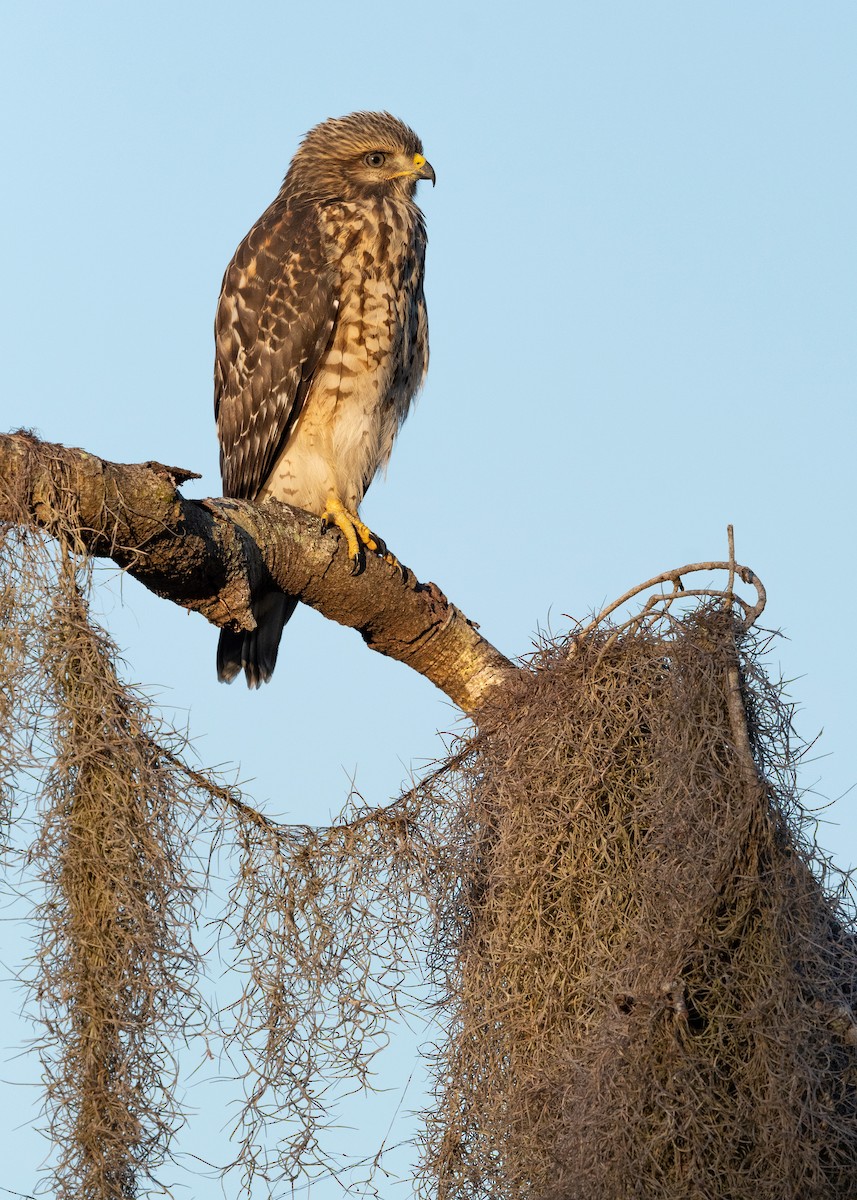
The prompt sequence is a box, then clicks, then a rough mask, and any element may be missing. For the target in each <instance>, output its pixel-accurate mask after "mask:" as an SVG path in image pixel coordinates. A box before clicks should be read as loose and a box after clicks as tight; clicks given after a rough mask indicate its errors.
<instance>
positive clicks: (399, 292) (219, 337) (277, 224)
mask: <svg viewBox="0 0 857 1200" xmlns="http://www.w3.org/2000/svg"><path fill="white" fill-rule="evenodd" d="M434 178H435V176H434V171H433V169H432V167H431V165H430V164H429V163H428V162H426V160H425V158H424V157H423V153H422V145H421V143H420V139H419V138H418V137H417V135H416V134H415V133H414V132H413V130H412V129H409V128H408V126H407V125H404V124H402V122H401V121H397V120H396V118H395V117H391V116H390V115H389V113H370V112H358V113H352V114H351V115H350V116H347V117H341V118H338V119H335V120H330V121H325V122H324V123H323V124H321V125H317V126H316V127H315V128H314V129H311V130H310V132H309V133H308V134H307V135H306V137H305V138H304V140H303V142H302V143H301V145H300V147H299V148H298V151H297V153H296V154H295V157H294V159H293V160H292V163H291V166H290V167H289V170H288V174H287V175H286V178H285V180H284V181H283V186H282V187H281V188H280V191H279V194H278V195H277V198H276V199H275V200H274V202H273V204H272V205H271V206H270V208H268V209H267V210H266V212H264V213H263V214H262V216H261V217H260V218H259V220H258V221H257V222H256V224H255V225H254V226H253V228H252V229H251V230H250V232H249V233H248V234H247V236H246V238H245V239H244V241H243V242H242V243H241V245H240V246H239V247H238V249H237V250H236V252H235V255H234V257H233V259H232V261H231V262H230V264H229V266H228V267H227V268H226V274H225V275H224V278H223V287H222V289H221V293H220V301H219V304H218V307H217V317H216V320H215V341H216V357H215V364H214V413H215V417H216V420H217V433H218V437H219V438H220V468H221V472H222V475H223V493H224V495H226V496H236V497H240V498H243V499H248V500H268V499H274V500H281V501H283V502H284V503H286V504H293V505H296V506H297V507H298V508H303V509H306V510H308V511H309V512H311V513H316V514H317V515H318V516H319V517H321V518H322V521H323V522H324V523H325V524H326V525H328V526H330V525H336V526H338V528H339V529H340V530H341V531H342V533H343V534H344V536H345V538H346V540H347V543H348V548H349V551H350V553H351V555H352V558H353V560H354V562H355V568H357V567H358V565H359V563H360V561H361V558H362V555H363V553H364V548H365V550H369V551H370V552H376V553H384V546H383V544H382V543H381V542H380V540H379V539H376V538H374V537H373V535H372V533H371V532H370V531H369V530H368V529H367V528H366V526H365V525H364V524H363V523H362V522H361V520H360V519H359V517H358V515H357V510H358V507H359V505H360V502H361V500H362V499H363V496H364V494H365V492H366V489H367V488H368V486H369V484H370V483H371V482H372V480H373V478H374V477H375V474H376V473H377V471H378V469H379V467H382V466H384V465H385V464H386V462H387V460H388V458H389V457H390V451H391V450H392V447H393V441H394V440H395V437H396V434H397V433H398V431H399V426H400V425H401V423H402V421H404V419H405V417H406V416H407V414H408V409H409V407H410V404H411V400H412V399H413V397H414V394H415V393H416V391H417V389H418V388H419V387H420V384H421V383H422V381H423V378H424V377H425V373H426V369H427V366H428V325H427V321H426V309H425V300H424V298H423V263H424V259H425V246H426V234H425V225H424V222H423V215H422V213H421V212H420V210H419V209H418V208H417V206H416V204H415V203H414V192H415V191H416V186H417V181H418V180H420V179H430V180H431V181H432V183H434ZM296 603H297V601H296V600H295V599H294V597H292V596H287V595H285V594H284V593H283V592H280V591H276V592H270V593H268V594H267V595H265V596H262V597H260V598H258V599H257V601H256V603H255V605H254V615H255V617H256V621H257V627H256V629H254V630H252V632H249V633H246V632H244V633H232V632H230V631H229V630H226V629H224V630H222V631H221V634H220V644H219V646H218V650H217V674H218V678H220V679H222V680H226V681H227V682H230V681H231V680H232V679H234V678H235V676H236V675H237V674H238V672H239V671H240V670H241V669H242V668H243V669H244V673H245V675H246V678H247V683H248V685H249V686H250V687H258V686H259V684H260V683H262V682H263V681H266V680H268V679H270V677H271V672H272V671H273V669H274V664H275V663H276V661H277V648H278V646H279V642H280V635H281V633H282V630H283V626H284V625H285V623H286V621H288V619H289V617H290V616H291V615H292V613H293V612H294V610H295V605H296Z"/></svg>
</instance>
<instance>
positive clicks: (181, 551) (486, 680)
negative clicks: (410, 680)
mask: <svg viewBox="0 0 857 1200" xmlns="http://www.w3.org/2000/svg"><path fill="white" fill-rule="evenodd" d="M190 478H198V476H195V475H194V474H193V472H189V471H182V470H180V469H178V468H171V467H165V466H163V465H162V464H160V463H152V462H149V463H140V464H136V465H128V464H123V463H111V462H107V461H105V460H104V459H100V458H96V457H95V456H94V455H92V454H88V453H87V452H86V451H84V450H77V449H71V448H68V447H65V446H60V445H55V444H52V443H49V442H41V441H39V440H38V439H37V438H35V437H34V436H32V435H31V434H29V433H25V432H19V433H14V434H0V521H2V522H4V523H6V524H21V523H33V524H36V525H38V526H39V527H41V528H42V529H45V530H46V531H47V532H48V533H52V534H54V535H57V534H60V533H61V532H62V531H63V530H64V529H67V528H68V527H69V524H70V525H71V526H72V527H73V528H74V529H75V531H76V534H77V536H78V537H79V540H80V546H79V548H80V549H81V550H85V551H86V553H88V554H90V555H93V556H96V557H102V558H111V559H112V560H113V561H114V562H115V563H117V564H118V565H119V566H120V567H122V568H123V569H124V570H127V571H128V573H129V574H130V575H133V576H134V578H135V579H138V580H139V581H140V582H141V583H142V584H144V586H145V587H147V588H149V590H150V591H153V592H155V593H156V595H158V596H163V597H164V598H165V599H167V600H172V601H173V603H175V604H180V605H182V606H183V607H184V608H187V609H190V610H191V611H192V612H199V613H202V615H203V616H204V617H205V618H206V619H207V620H208V621H210V622H211V623H212V624H213V625H218V626H222V625H230V626H232V627H233V628H235V629H252V628H253V627H254V625H255V621H254V618H253V612H252V605H251V601H252V597H253V596H254V595H255V594H256V593H257V592H258V591H259V590H260V589H263V588H264V587H266V586H270V583H271V581H272V580H273V582H274V583H275V584H276V585H277V586H278V587H280V588H282V590H283V591H285V592H289V593H291V594H292V595H295V596H298V597H300V599H301V600H302V601H303V602H304V603H305V604H308V605H310V607H312V608H315V609H316V610H317V611H318V612H320V613H323V614H324V616H326V617H329V618H330V619H331V620H333V621H338V622H339V624H341V625H347V626H350V627H351V628H352V629H357V630H358V631H359V633H360V634H361V636H362V637H363V640H364V641H365V642H366V644H367V645H368V646H369V647H370V648H371V649H373V650H377V651H378V652H379V653H381V654H386V655H388V656H389V657H390V658H395V659H397V660H398V661H399V662H403V663H406V664H407V665H408V666H410V667H412V668H413V669H414V670H415V671H417V672H419V674H421V675H424V676H425V677H426V678H427V679H430V680H431V682H432V683H434V684H435V685H436V686H437V687H439V688H440V689H441V691H443V692H445V693H446V695H447V696H449V698H450V699H451V700H452V701H453V702H454V703H455V704H457V705H458V706H459V707H460V708H462V709H463V710H464V711H465V712H468V713H473V712H475V711H476V710H478V709H479V708H480V707H481V706H482V705H483V704H484V702H485V700H486V699H487V697H488V695H489V694H490V693H491V692H493V691H494V690H495V689H496V688H498V687H500V686H501V685H502V684H503V682H504V680H505V679H507V678H508V675H509V672H514V671H515V670H516V669H517V668H516V667H515V666H514V665H513V664H512V663H511V662H510V661H509V660H508V659H507V658H505V657H504V655H502V654H501V653H500V652H499V650H497V649H495V647H494V646H492V645H491V644H490V642H487V641H485V639H484V638H482V637H480V635H479V633H478V632H477V629H476V627H475V625H474V624H473V623H472V622H471V621H469V620H468V619H467V617H465V616H464V614H463V613H462V612H461V611H460V610H459V609H457V608H456V607H455V606H454V605H452V604H450V603H449V601H448V600H447V599H446V597H445V596H444V595H443V593H442V592H441V591H440V589H439V588H438V587H437V586H436V585H435V584H433V583H427V584H423V583H419V582H418V581H417V580H416V579H415V578H414V576H413V574H412V573H411V572H410V571H405V573H404V578H403V577H402V574H401V573H400V572H399V571H397V570H396V569H395V568H394V567H391V566H389V564H387V563H385V562H384V561H383V560H382V559H380V558H377V557H374V556H368V557H367V562H366V569H365V571H364V572H363V573H362V574H360V575H358V576H354V575H352V574H351V562H350V559H349V557H348V551H347V549H346V546H345V543H344V540H343V539H342V538H341V537H340V535H339V534H338V533H336V532H334V533H327V534H322V533H320V531H319V520H318V518H317V517H314V516H312V515H311V514H310V513H307V512H304V511H303V510H301V509H298V508H291V507H289V506H288V505H285V504H277V503H275V502H267V503H265V504H252V503H250V502H248V501H241V500H226V499H216V500H215V499H211V500H186V499H185V498H184V497H183V496H182V495H181V493H180V492H179V491H178V489H177V484H179V483H183V482H185V481H186V480H188V479H190Z"/></svg>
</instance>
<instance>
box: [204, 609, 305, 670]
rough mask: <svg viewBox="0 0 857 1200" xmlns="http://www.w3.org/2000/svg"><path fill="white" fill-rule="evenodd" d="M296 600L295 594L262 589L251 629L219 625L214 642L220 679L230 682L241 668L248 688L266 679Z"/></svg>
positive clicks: (272, 668) (274, 662)
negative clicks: (290, 594)
mask: <svg viewBox="0 0 857 1200" xmlns="http://www.w3.org/2000/svg"><path fill="white" fill-rule="evenodd" d="M297 604H298V602H297V598H296V597H295V596H287V595H286V593H285V592H266V593H265V594H264V595H263V596H261V597H260V598H259V599H258V600H257V601H256V602H255V604H254V605H253V615H254V616H255V618H256V628H255V629H249V630H248V629H242V630H240V631H239V632H238V633H234V632H233V631H232V630H231V629H221V631H220V640H219V642H218V643H217V678H218V679H219V680H220V682H221V683H231V682H232V680H233V679H234V678H235V676H236V675H237V674H238V673H239V671H242V670H243V672H244V675H245V676H246V679H247V686H248V687H250V688H257V687H259V685H260V684H262V683H267V682H268V680H269V679H270V678H271V676H272V675H273V673H274V667H275V666H276V664H277V651H278V649H279V647H280V637H281V636H282V633H283V627H284V626H285V624H286V622H287V621H288V619H289V617H291V615H292V613H293V612H294V611H295V609H296V608H297Z"/></svg>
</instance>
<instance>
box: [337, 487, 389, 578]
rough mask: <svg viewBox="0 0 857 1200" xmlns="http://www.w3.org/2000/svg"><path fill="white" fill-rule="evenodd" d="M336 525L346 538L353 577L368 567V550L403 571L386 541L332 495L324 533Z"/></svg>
mask: <svg viewBox="0 0 857 1200" xmlns="http://www.w3.org/2000/svg"><path fill="white" fill-rule="evenodd" d="M334 525H335V526H336V528H337V529H338V530H340V532H341V533H342V535H343V537H344V538H345V543H346V545H347V546H348V554H349V557H350V558H351V572H352V574H353V575H359V574H360V572H361V571H362V570H363V568H364V566H365V565H366V564H365V559H364V553H365V551H366V550H368V551H369V552H370V554H377V555H378V556H379V557H380V558H383V559H384V562H387V563H389V564H390V566H392V567H397V568H398V569H399V570H400V571H401V570H403V568H402V565H401V563H400V562H399V560H398V559H397V558H396V556H395V555H394V554H391V553H390V552H389V550H388V549H387V546H386V544H385V542H384V540H383V539H382V538H380V537H378V535H377V533H373V532H372V530H371V529H370V528H369V526H368V525H364V524H363V522H362V521H361V520H360V518H359V517H358V515H357V513H355V512H351V511H350V510H349V509H347V508H346V507H345V505H344V504H343V503H342V501H341V500H340V499H339V497H338V496H336V495H330V496H328V498H327V506H326V508H325V510H324V512H323V513H322V517H321V528H322V532H324V531H325V530H327V529H330V528H331V526H334Z"/></svg>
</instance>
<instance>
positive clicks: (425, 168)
mask: <svg viewBox="0 0 857 1200" xmlns="http://www.w3.org/2000/svg"><path fill="white" fill-rule="evenodd" d="M414 174H415V175H416V177H417V179H430V180H431V185H432V187H434V185H435V183H436V182H437V180H436V178H435V173H434V167H433V166H432V165H431V163H430V162H426V160H425V159H424V158H423V156H422V154H415V155H414Z"/></svg>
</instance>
